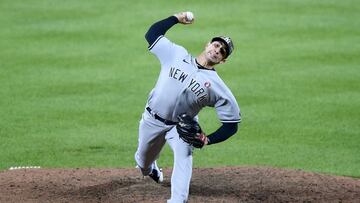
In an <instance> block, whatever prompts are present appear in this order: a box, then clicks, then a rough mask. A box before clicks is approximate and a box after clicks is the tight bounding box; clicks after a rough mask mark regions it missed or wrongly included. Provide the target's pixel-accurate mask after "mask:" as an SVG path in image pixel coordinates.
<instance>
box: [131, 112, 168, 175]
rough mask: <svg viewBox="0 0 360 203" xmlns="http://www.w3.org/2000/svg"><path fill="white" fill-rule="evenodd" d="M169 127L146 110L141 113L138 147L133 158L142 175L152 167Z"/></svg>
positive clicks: (146, 173)
mask: <svg viewBox="0 0 360 203" xmlns="http://www.w3.org/2000/svg"><path fill="white" fill-rule="evenodd" d="M168 130H169V127H168V126H166V125H165V124H163V123H161V122H160V121H158V120H155V118H153V117H152V116H151V115H150V114H149V113H148V112H147V111H145V112H144V113H143V115H142V119H141V121H140V124H139V138H138V148H137V151H136V153H135V160H136V163H137V165H138V166H139V168H140V169H141V172H142V174H143V175H144V176H146V175H149V174H150V173H151V172H152V170H153V168H154V161H155V160H156V159H157V158H158V157H159V153H160V152H161V149H162V148H163V146H164V144H165V142H166V140H165V134H166V132H167V131H168Z"/></svg>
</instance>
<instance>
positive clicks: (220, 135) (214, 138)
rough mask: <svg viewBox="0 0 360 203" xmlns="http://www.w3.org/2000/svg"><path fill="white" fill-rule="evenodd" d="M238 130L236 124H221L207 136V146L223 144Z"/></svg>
mask: <svg viewBox="0 0 360 203" xmlns="http://www.w3.org/2000/svg"><path fill="white" fill-rule="evenodd" d="M237 130H238V123H223V124H222V126H221V127H220V128H219V129H217V130H216V131H215V132H213V133H211V134H210V135H208V136H207V142H206V144H207V145H211V144H215V143H219V142H223V141H225V140H227V139H228V138H229V137H231V136H233V135H234V134H235V133H236V132H237Z"/></svg>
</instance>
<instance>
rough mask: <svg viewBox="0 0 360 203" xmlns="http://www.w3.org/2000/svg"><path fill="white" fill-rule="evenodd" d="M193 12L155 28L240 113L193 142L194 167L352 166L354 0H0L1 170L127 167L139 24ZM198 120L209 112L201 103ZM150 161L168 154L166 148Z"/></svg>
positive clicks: (355, 160)
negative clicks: (220, 48) (229, 95)
mask: <svg viewBox="0 0 360 203" xmlns="http://www.w3.org/2000/svg"><path fill="white" fill-rule="evenodd" d="M186 10H190V11H193V12H194V14H195V18H196V21H195V24H194V25H190V26H184V25H176V26H175V27H173V28H172V29H171V30H170V31H169V32H168V33H167V36H168V37H169V38H170V39H171V40H173V41H174V42H176V43H178V44H181V45H183V46H184V47H186V48H187V49H188V50H189V51H190V52H191V53H193V55H197V54H199V53H200V52H201V51H202V49H203V47H204V45H205V43H206V42H207V41H208V40H209V39H210V38H211V37H212V36H215V35H219V34H226V35H229V36H231V37H232V38H233V40H234V43H235V47H236V48H235V52H234V54H233V55H232V56H231V58H230V59H229V61H228V62H227V63H226V64H224V65H221V66H219V67H218V68H217V72H218V73H219V74H220V75H221V76H222V78H223V79H224V81H225V82H226V84H228V86H229V87H230V88H231V89H232V90H233V93H234V95H235V96H236V98H237V100H238V102H239V104H240V107H241V111H242V115H243V122H242V124H241V127H240V130H239V132H238V133H237V135H235V136H233V137H232V138H230V139H229V140H228V141H226V142H224V143H221V144H218V145H213V146H209V147H206V148H204V149H203V150H201V151H198V150H197V151H195V153H194V165H195V166H196V167H212V166H224V165H226V166H230V165H231V166H233V165H267V166H275V167H284V168H297V169H303V170H308V171H316V172H323V173H331V174H337V175H346V176H355V177H360V170H359V168H360V158H359V157H360V156H359V154H360V147H359V146H360V85H359V84H360V69H359V68H360V67H359V65H360V20H359V19H360V4H359V3H358V2H357V1H355V0H344V1H335V0H327V1H322V0H311V1H310V0H301V1H300V0H290V1H288V0H287V1H285V0H278V1H276V0H266V1H265V0H260V1H250V0H246V1H236V0H232V1H213V0H207V1H205V0H201V1H200V0H199V1H193V2H190V1H182V2H178V3H174V2H170V1H165V0H162V1H156V2H149V1H145V0H141V1H133V2H131V3H130V2H129V1H50V0H48V1H45V0H37V1H35V0H29V1H19V0H15V1H10V0H4V1H2V2H1V3H0V27H1V29H0V86H1V88H0V115H1V118H0V169H6V168H9V167H11V166H22V165H39V166H42V167H48V168H53V167H133V166H134V165H135V163H134V161H133V154H134V152H135V150H136V145H137V128H138V122H139V119H140V116H141V113H142V112H143V108H144V105H145V102H146V98H147V95H148V93H149V91H150V90H151V89H152V87H153V85H154V84H155V82H156V79H157V74H158V72H159V62H158V61H157V59H156V58H155V57H154V56H152V55H151V54H150V53H149V52H148V51H147V43H146V41H145V40H144V34H145V32H146V31H147V29H148V27H149V26H150V25H151V24H152V23H153V22H155V21H157V20H160V19H162V18H165V17H167V16H170V15H172V14H174V13H176V12H178V11H186ZM200 118H201V125H202V126H204V130H205V131H206V132H208V133H211V132H212V131H214V130H216V129H217V127H218V126H219V125H220V124H219V123H218V120H217V118H216V114H215V112H214V110H212V109H205V110H204V111H203V112H202V113H201V114H200ZM159 163H160V165H162V166H166V167H171V166H172V153H171V150H170V149H169V147H165V149H164V151H163V153H162V156H161V158H160V160H159Z"/></svg>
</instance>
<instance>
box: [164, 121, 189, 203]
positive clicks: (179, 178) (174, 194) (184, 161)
mask: <svg viewBox="0 0 360 203" xmlns="http://www.w3.org/2000/svg"><path fill="white" fill-rule="evenodd" d="M166 141H167V142H168V143H169V145H170V147H171V149H172V150H173V153H174V167H173V171H172V175H171V199H169V200H168V202H169V203H170V202H171V203H172V202H174V203H175V202H176V203H178V202H181V203H182V202H187V200H188V196H189V187H190V180H191V176H192V149H193V147H192V146H190V145H189V144H187V143H185V142H184V141H183V140H182V139H180V138H179V135H178V133H177V131H176V128H173V129H172V130H171V131H169V132H168V134H167V135H166Z"/></svg>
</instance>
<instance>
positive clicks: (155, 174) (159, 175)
mask: <svg viewBox="0 0 360 203" xmlns="http://www.w3.org/2000/svg"><path fill="white" fill-rule="evenodd" d="M149 176H150V178H151V179H153V180H154V181H155V182H157V183H162V182H163V180H164V175H163V172H162V169H161V168H158V167H157V166H156V167H155V168H154V169H153V170H152V172H151V173H150V174H149Z"/></svg>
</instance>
